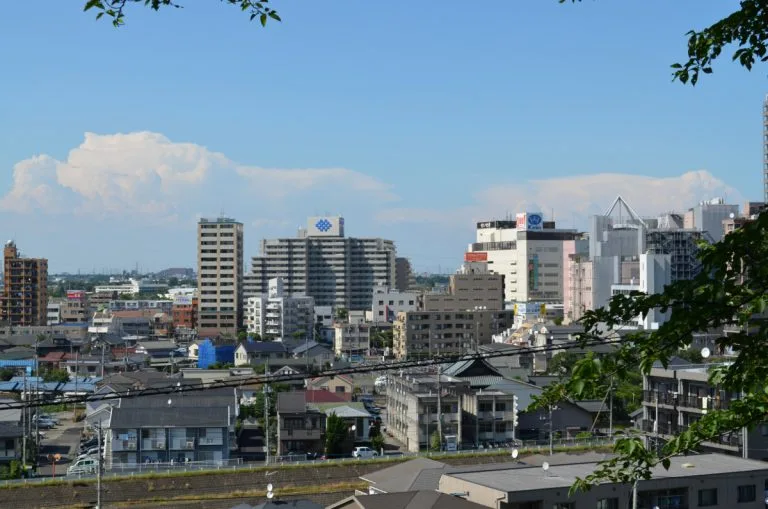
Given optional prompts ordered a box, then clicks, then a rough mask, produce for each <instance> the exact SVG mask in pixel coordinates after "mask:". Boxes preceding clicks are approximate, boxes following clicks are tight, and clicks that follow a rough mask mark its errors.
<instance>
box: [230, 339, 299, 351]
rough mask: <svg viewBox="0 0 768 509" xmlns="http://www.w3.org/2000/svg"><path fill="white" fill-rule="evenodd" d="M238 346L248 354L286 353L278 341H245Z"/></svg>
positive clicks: (285, 349) (283, 346)
mask: <svg viewBox="0 0 768 509" xmlns="http://www.w3.org/2000/svg"><path fill="white" fill-rule="evenodd" d="M240 345H241V346H242V347H243V348H244V349H245V351H246V352H248V353H287V351H288V349H287V348H286V347H285V345H284V344H283V343H281V342H280V341H247V342H245V343H240Z"/></svg>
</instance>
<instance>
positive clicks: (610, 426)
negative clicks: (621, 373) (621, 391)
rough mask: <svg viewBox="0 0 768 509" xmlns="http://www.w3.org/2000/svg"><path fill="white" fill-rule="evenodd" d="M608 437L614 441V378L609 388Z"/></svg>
mask: <svg viewBox="0 0 768 509" xmlns="http://www.w3.org/2000/svg"><path fill="white" fill-rule="evenodd" d="M608 436H609V437H611V440H613V377H611V385H610V386H609V387H608Z"/></svg>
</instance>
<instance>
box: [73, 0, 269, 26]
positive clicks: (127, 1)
mask: <svg viewBox="0 0 768 509" xmlns="http://www.w3.org/2000/svg"><path fill="white" fill-rule="evenodd" d="M196 1H198V2H199V1H200V0H196ZM219 1H220V2H221V3H223V4H229V5H232V6H235V7H237V8H239V9H240V10H242V11H243V12H245V13H247V14H248V16H250V19H251V21H253V20H254V19H258V20H259V22H260V23H261V25H262V26H265V25H266V24H267V21H269V20H270V19H273V20H275V21H280V16H279V15H278V14H277V11H276V10H274V9H272V8H271V7H269V0H219ZM137 4H140V5H143V6H144V7H149V8H151V9H153V10H155V11H159V10H160V9H161V8H163V7H173V8H176V9H181V8H183V7H184V5H183V4H182V3H181V2H180V1H177V0H88V1H87V2H85V7H84V10H86V11H90V10H92V9H93V10H95V11H96V19H101V18H102V17H105V16H106V17H107V18H108V19H110V20H112V24H113V25H114V26H116V27H119V26H121V25H124V24H125V11H126V9H127V8H128V7H130V6H132V5H137Z"/></svg>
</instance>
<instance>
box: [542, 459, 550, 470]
mask: <svg viewBox="0 0 768 509" xmlns="http://www.w3.org/2000/svg"><path fill="white" fill-rule="evenodd" d="M541 468H543V469H544V471H545V472H546V471H547V470H549V462H547V461H545V462H544V463H542V464H541Z"/></svg>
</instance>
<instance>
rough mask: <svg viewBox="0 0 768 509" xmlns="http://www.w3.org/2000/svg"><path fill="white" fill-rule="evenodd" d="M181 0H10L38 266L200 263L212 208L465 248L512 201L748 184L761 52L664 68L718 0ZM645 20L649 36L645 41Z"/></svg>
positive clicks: (253, 250)
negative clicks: (440, 1) (402, 9)
mask: <svg viewBox="0 0 768 509" xmlns="http://www.w3.org/2000/svg"><path fill="white" fill-rule="evenodd" d="M544 4H546V5H544ZM457 5H458V4H457ZM693 5H696V7H697V10H696V11H695V14H692V13H693V12H694V10H693V9H692V6H693ZM194 7H195V8H194V9H193V8H187V9H184V10H183V12H182V13H177V12H173V13H168V14H157V15H155V14H154V13H143V12H141V11H136V13H134V14H132V20H133V21H132V23H130V24H129V25H128V26H126V27H124V28H122V29H120V30H117V31H115V30H114V29H112V28H111V26H108V25H107V24H98V23H94V21H93V19H92V18H91V17H89V16H86V15H83V14H82V12H80V9H72V8H71V6H69V5H57V4H55V3H51V5H50V7H49V8H47V9H43V10H38V9H36V8H35V7H34V6H27V5H26V4H24V3H16V4H14V5H9V6H5V7H4V12H8V13H9V15H8V16H2V19H0V28H2V30H0V33H1V34H2V35H0V40H2V41H4V42H6V43H7V44H6V46H8V44H9V41H11V40H12V41H14V47H19V50H17V51H15V52H14V54H12V55H9V58H10V61H11V64H12V65H14V67H15V68H16V69H17V77H16V79H14V80H8V81H6V82H4V83H2V84H0V93H1V94H2V96H3V97H6V98H11V97H12V98H14V100H13V101H9V100H6V101H3V103H2V107H1V111H2V112H3V116H4V118H6V119H7V122H5V123H4V125H3V126H2V127H0V129H2V136H0V140H2V141H0V165H2V166H3V167H4V168H6V171H5V172H3V175H6V176H5V177H4V178H3V179H0V218H2V221H3V224H5V225H6V229H4V232H3V233H4V234H5V236H6V238H7V239H14V240H15V241H16V242H17V244H18V245H19V247H20V248H21V249H22V251H23V252H24V254H26V255H28V256H33V257H46V258H48V259H49V260H50V267H51V272H62V271H69V272H76V271H77V270H78V269H82V270H87V269H89V268H90V267H97V268H98V267H103V266H109V267H122V268H131V267H134V266H135V265H136V264H138V265H140V266H141V267H145V268H146V269H147V270H159V269H162V268H164V267H168V266H188V267H194V266H195V225H196V222H197V220H198V219H199V218H200V217H215V216H217V215H219V213H220V212H221V211H223V212H224V213H225V214H226V215H228V216H232V217H234V218H236V219H237V220H239V221H242V222H243V223H244V230H245V233H244V240H245V258H246V260H250V258H251V257H252V256H254V255H256V254H257V251H258V250H257V246H258V243H259V242H260V240H261V239H263V238H274V237H292V236H294V235H295V230H296V227H297V226H298V225H301V224H303V222H304V220H305V218H306V217H307V216H311V215H320V214H325V213H327V214H329V215H335V214H342V215H344V216H345V217H346V218H347V221H348V231H349V234H350V235H353V236H360V237H383V238H388V239H392V240H393V241H395V243H396V245H397V247H398V255H399V256H406V257H409V258H410V259H411V260H412V261H413V263H414V266H415V269H416V270H418V271H421V270H424V269H431V270H436V269H437V268H438V266H443V267H454V266H456V265H458V263H459V262H460V260H461V255H462V253H463V251H464V250H465V248H466V245H467V244H468V243H469V242H472V240H473V236H474V231H473V230H474V225H475V222H476V221H479V220H484V219H492V218H499V217H504V216H506V215H508V214H513V215H514V214H515V213H516V212H522V211H525V210H531V209H533V210H538V211H541V212H543V213H544V214H545V215H547V216H548V217H549V216H551V215H552V212H554V216H555V220H556V221H557V222H558V223H559V224H560V225H562V226H565V227H573V226H575V227H577V228H580V229H586V227H587V217H588V216H589V215H590V214H594V213H601V212H604V210H605V209H606V208H607V207H608V206H610V203H612V201H613V199H614V198H615V197H616V195H617V194H621V195H622V196H624V197H625V199H626V200H627V201H628V202H629V203H631V204H632V206H633V207H634V208H635V209H637V210H638V212H640V213H641V214H654V213H658V212H663V211H666V210H669V209H670V208H676V209H678V210H680V209H683V210H684V209H687V208H688V207H692V206H694V205H695V204H696V203H698V202H699V201H701V200H705V199H709V198H713V197H716V196H723V197H724V198H726V200H727V201H728V202H730V203H736V204H739V205H740V204H741V203H742V202H743V201H744V200H746V199H750V200H758V199H760V198H761V195H758V194H757V189H758V187H757V186H758V182H761V180H762V172H761V168H762V145H761V143H760V136H761V133H762V122H761V121H762V115H761V108H762V101H763V99H764V97H765V86H764V75H763V74H762V73H761V72H759V71H756V72H753V73H751V74H745V73H744V72H743V71H742V70H741V69H739V68H737V66H733V65H730V64H727V63H722V64H720V65H719V66H718V67H717V69H716V72H715V74H714V75H712V76H711V77H708V80H706V82H705V83H702V84H700V85H699V86H697V87H696V88H691V87H684V86H682V85H680V84H678V83H671V82H670V80H669V79H668V78H669V76H670V74H669V64H671V63H672V62H674V61H676V60H679V59H681V58H682V57H683V55H684V51H685V39H684V33H685V31H686V30H688V29H689V28H693V27H694V25H696V26H702V25H704V24H705V23H707V22H708V21H710V20H712V19H716V17H718V16H719V15H721V14H724V13H725V11H726V10H727V6H719V5H718V4H716V3H715V2H709V3H706V4H705V5H704V6H702V5H701V3H700V2H699V3H695V2H692V1H687V2H680V3H679V4H675V5H674V6H672V5H666V4H665V3H663V2H660V1H655V2H649V3H647V4H644V5H643V6H642V8H641V7H638V6H627V5H621V6H618V5H617V6H612V5H609V4H608V3H600V2H598V3H595V4H594V5H589V4H583V5H578V6H561V5H557V3H556V2H552V3H551V5H550V4H547V3H535V2H525V3H524V4H520V5H519V6H517V5H515V6H510V5H506V4H505V3H503V2H496V3H490V4H488V6H486V8H485V13H486V14H493V16H490V15H488V16H483V17H482V20H475V21H472V22H465V20H464V16H465V15H464V14H462V13H461V12H460V10H459V9H455V11H456V12H452V10H451V9H449V8H445V9H442V10H441V11H440V12H439V13H435V12H433V10H432V9H429V8H428V7H426V6H413V8H412V12H410V13H409V16H408V18H413V19H402V18H403V17H402V16H400V15H399V14H398V13H396V12H394V11H397V9H394V8H389V9H388V8H382V7H377V6H361V5H356V4H355V3H354V2H338V3H336V2H334V3H333V4H331V5H328V6H324V7H323V8H322V9H321V8H319V7H317V6H302V7H300V8H299V7H296V6H290V5H284V6H282V5H281V6H280V11H281V15H282V16H283V18H284V19H285V22H284V23H282V24H274V25H272V26H270V27H268V28H267V29H265V30H261V29H257V28H256V27H254V26H252V25H250V24H248V23H247V22H242V23H238V21H240V20H239V19H235V20H234V21H233V19H232V17H231V15H232V13H228V12H227V11H223V10H221V9H218V7H217V6H216V5H212V6H205V7H204V6H194ZM410 10H411V7H409V11H410ZM390 11H392V12H390ZM235 14H236V13H235ZM496 18H498V19H496ZM501 20H504V22H502V21H501ZM614 20H616V21H615V23H614ZM644 20H645V21H647V22H648V23H651V22H653V24H654V27H655V30H657V31H658V38H657V40H654V41H651V42H650V43H649V44H644V45H642V48H641V47H635V46H633V45H632V44H633V42H632V41H633V40H638V39H637V37H639V35H638V34H640V33H641V32H642V31H643V30H644V26H647V25H646V24H645V23H644ZM545 22H546V23H545ZM609 22H610V24H609ZM40 26H45V27H46V29H47V30H48V33H49V37H48V38H47V40H48V41H50V40H58V41H59V43H58V44H57V45H55V46H52V45H50V44H49V43H47V42H44V41H43V42H41V41H40V40H39V38H37V37H35V36H34V34H35V30H34V28H37V27H40ZM392 26H397V27H398V30H397V33H398V36H399V37H395V38H393V37H391V34H392V31H391V27H392ZM457 26H461V27H462V28H461V30H460V31H457V30H456V29H455V28H454V27H457ZM339 27H344V33H338V30H337V29H338V28H339ZM204 30H205V31H206V33H210V34H211V35H210V36H208V37H205V38H200V37H199V33H201V32H202V31H204ZM169 31H170V32H172V33H173V35H174V37H173V38H171V40H173V42H172V43H169V42H168V41H169V38H168V37H167V34H168V32H169ZM202 39H204V40H202ZM94 41H95V42H94ZM354 41H362V43H361V44H355V43H353V42H354ZM533 41H536V42H535V43H534V42H533ZM606 42H610V44H606ZM16 43H18V44H16ZM568 44H572V45H575V46H576V48H577V51H570V50H567V48H568V47H570V46H568ZM164 45H165V46H164ZM158 47H160V48H162V50H160V51H157V52H156V53H157V54H151V55H150V53H151V52H150V50H154V49H156V48H158ZM232 47H237V48H243V47H245V48H249V50H245V51H243V52H242V53H233V52H232V50H231V49H230V48H232ZM625 57H626V58H625ZM606 62H610V64H611V65H610V68H611V72H610V73H608V71H607V68H608V67H609V66H607V65H606ZM40 69H44V71H41V70H40ZM42 73H49V74H50V78H53V79H40V78H39V77H40V76H41V74H42ZM564 78H565V79H564ZM736 80H738V81H736ZM240 89H242V90H244V91H243V92H242V93H238V92H237V91H238V90H240ZM733 90H738V91H739V93H738V94H734V93H733ZM255 98H258V99H255ZM374 98H375V100H374ZM86 133H96V134H86ZM118 133H123V134H118ZM11 170H12V171H11ZM84 239H85V241H86V242H87V243H88V247H89V249H88V250H87V251H85V253H84V252H83V251H84V250H83V240H84ZM249 269H250V266H249V264H248V263H246V267H245V270H246V271H248V270H249Z"/></svg>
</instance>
